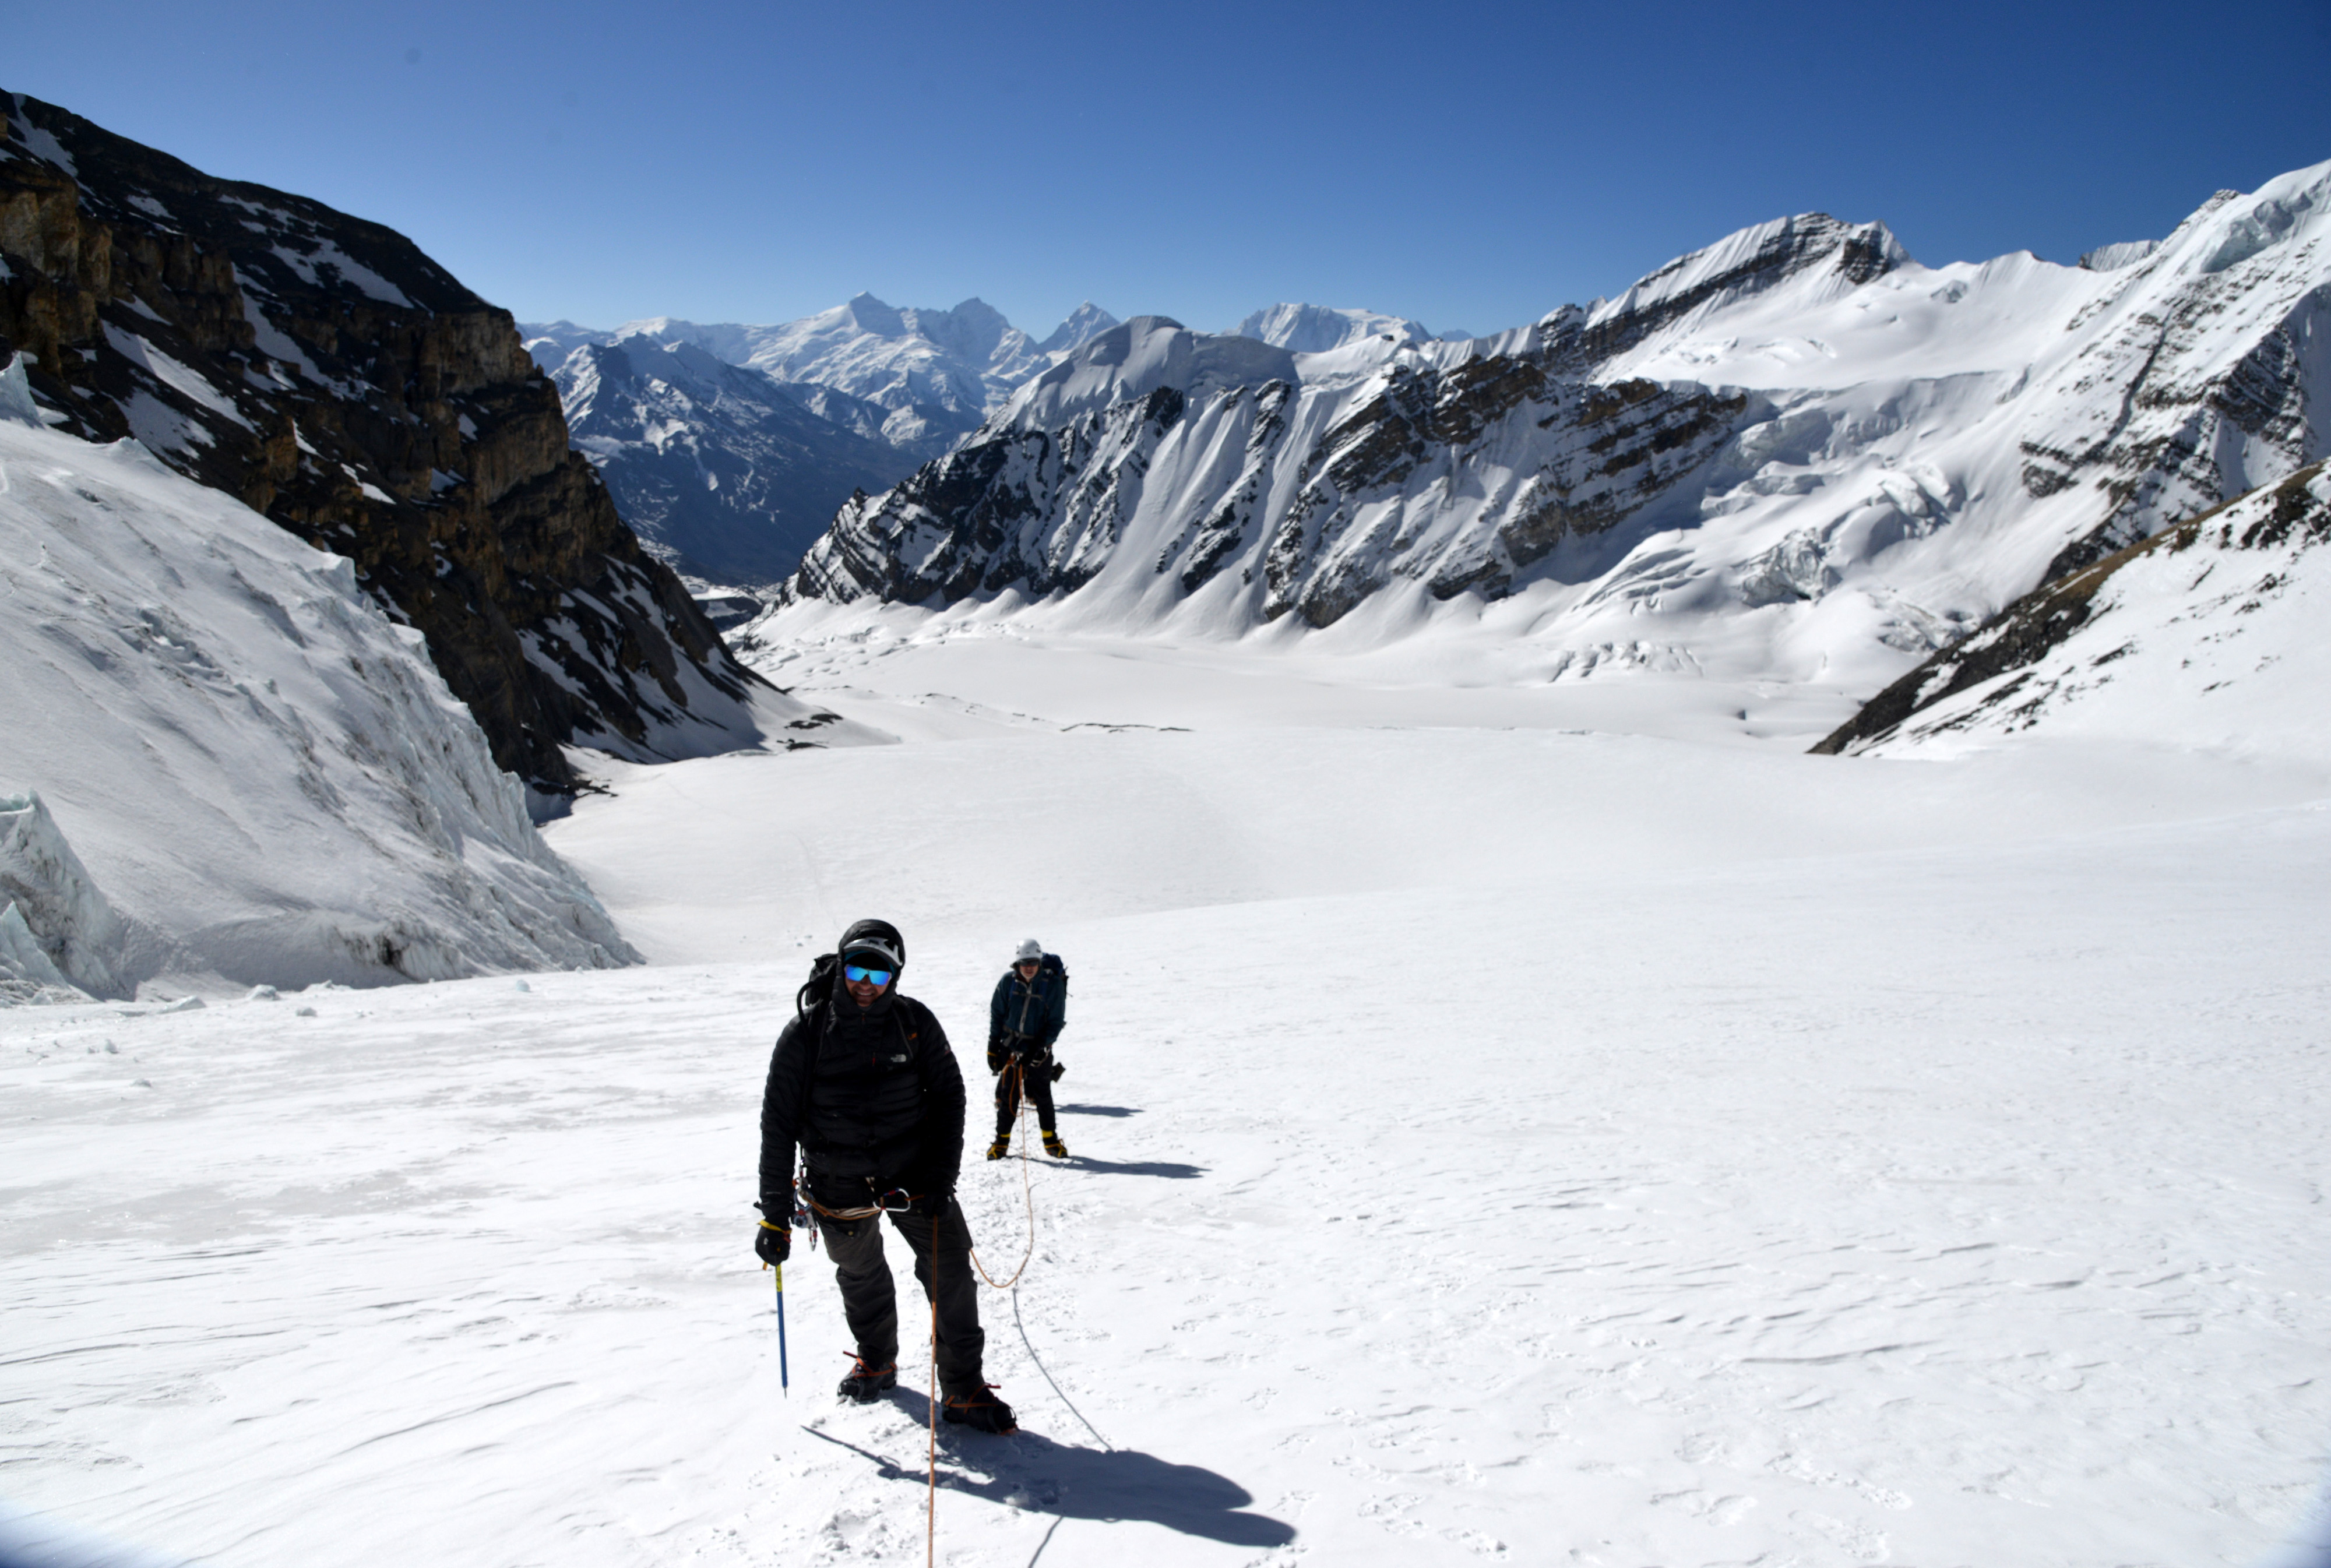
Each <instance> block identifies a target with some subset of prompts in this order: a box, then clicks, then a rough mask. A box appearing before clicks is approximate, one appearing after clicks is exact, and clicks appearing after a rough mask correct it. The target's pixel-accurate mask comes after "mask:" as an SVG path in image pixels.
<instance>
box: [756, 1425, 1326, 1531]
mask: <svg viewBox="0 0 2331 1568" xmlns="http://www.w3.org/2000/svg"><path fill="white" fill-rule="evenodd" d="M889 1402H890V1403H891V1404H892V1405H895V1406H896V1407H897V1408H898V1409H899V1410H900V1411H904V1412H906V1413H907V1414H909V1415H910V1416H912V1417H914V1419H915V1421H917V1422H918V1424H919V1423H926V1422H928V1421H929V1420H930V1402H929V1401H928V1400H927V1399H925V1398H924V1397H923V1396H922V1395H920V1394H917V1393H911V1392H909V1391H908V1390H906V1389H899V1390H896V1391H894V1392H892V1393H891V1394H890V1396H889ZM802 1430H804V1431H805V1432H808V1433H809V1434H810V1436H812V1437H813V1438H821V1439H823V1440H825V1441H827V1442H829V1443H832V1444H833V1445H835V1446H836V1447H837V1448H844V1449H849V1450H850V1451H851V1452H852V1453H853V1454H856V1455H858V1456H859V1457H860V1458H861V1459H865V1460H866V1461H867V1462H868V1463H870V1464H871V1465H873V1466H874V1468H875V1472H876V1473H877V1474H878V1475H880V1477H881V1478H883V1479H884V1480H899V1481H911V1482H913V1483H914V1484H915V1485H916V1486H918V1487H919V1486H921V1485H923V1484H924V1474H923V1471H922V1470H921V1469H919V1468H916V1469H905V1468H900V1467H899V1466H897V1465H894V1464H892V1463H891V1462H890V1460H888V1459H883V1458H882V1457H881V1456H880V1455H879V1454H876V1453H872V1452H870V1451H869V1450H867V1449H861V1448H860V1447H859V1446H858V1445H857V1444H855V1443H851V1442H845V1441H843V1440H842V1439H840V1438H837V1437H835V1436H833V1434H832V1433H830V1432H822V1431H819V1430H816V1429H815V1428H813V1427H804V1428H803V1429H802ZM940 1430H941V1431H942V1432H943V1433H944V1432H947V1428H946V1427H944V1426H942V1427H941V1428H940ZM942 1457H943V1458H944V1459H947V1461H948V1462H949V1463H948V1464H946V1465H942V1466H940V1468H939V1485H940V1486H941V1487H944V1488H946V1489H947V1490H948V1491H950V1492H957V1493H967V1494H969V1495H970V1496H972V1497H983V1498H985V1499H986V1500H987V1501H988V1502H991V1503H994V1504H996V1505H998V1506H1002V1507H1007V1508H1017V1509H1019V1510H1021V1511H1023V1512H1024V1513H1028V1514H1039V1515H1042V1514H1049V1515H1051V1516H1053V1517H1054V1518H1055V1520H1061V1519H1092V1520H1097V1521H1099V1522H1101V1523H1105V1524H1116V1523H1119V1522H1124V1521H1134V1522H1138V1523H1142V1524H1149V1525H1164V1526H1165V1527H1166V1528H1167V1529H1169V1530H1173V1531H1176V1532H1178V1533H1180V1534H1182V1535H1196V1536H1199V1537H1201V1538H1202V1539H1204V1540H1208V1541H1220V1542H1222V1543H1223V1544H1226V1545H1232V1546H1252V1547H1270V1546H1284V1545H1285V1544H1288V1543H1289V1541H1292V1540H1294V1539H1295V1526H1294V1525H1289V1524H1287V1523H1285V1522H1283V1521H1281V1520H1279V1519H1274V1518H1271V1517H1270V1516H1268V1515H1265V1514H1249V1513H1244V1512H1242V1511H1241V1510H1242V1509H1243V1508H1245V1506H1247V1505H1248V1504H1249V1503H1251V1502H1253V1501H1254V1497H1253V1496H1252V1495H1251V1493H1249V1492H1248V1491H1247V1489H1246V1488H1245V1487H1242V1486H1240V1485H1239V1484H1238V1483H1237V1482H1236V1481H1233V1480H1232V1479H1231V1478H1229V1477H1228V1476H1223V1475H1218V1474H1216V1473H1215V1472H1214V1471H1213V1470H1209V1469H1206V1468H1204V1467H1203V1466H1199V1465H1176V1464H1169V1463H1168V1462H1166V1460H1164V1459H1157V1458H1156V1457H1155V1456H1154V1455H1150V1454H1144V1453H1137V1452H1135V1451H1134V1450H1133V1449H1105V1450H1104V1449H1079V1448H1071V1447H1070V1446H1069V1445H1067V1444H1065V1443H1056V1442H1054V1441H1052V1440H1051V1439H1050V1438H1045V1437H1039V1436H1037V1435H1036V1434H1034V1433H1032V1432H1029V1431H1021V1432H1018V1433H1015V1434H1014V1435H1013V1436H1012V1437H1010V1438H1004V1439H989V1438H985V1437H980V1438H977V1439H975V1440H973V1441H971V1442H969V1443H966V1444H963V1445H960V1446H958V1445H956V1444H952V1443H950V1444H949V1445H948V1446H947V1448H946V1449H945V1450H944V1453H943V1455H942ZM950 1466H952V1467H954V1468H949V1467H950ZM1050 1539H1051V1536H1050V1534H1049V1533H1048V1534H1047V1535H1046V1540H1047V1541H1048V1542H1049V1541H1050ZM1039 1550H1040V1551H1041V1550H1042V1548H1039Z"/></svg>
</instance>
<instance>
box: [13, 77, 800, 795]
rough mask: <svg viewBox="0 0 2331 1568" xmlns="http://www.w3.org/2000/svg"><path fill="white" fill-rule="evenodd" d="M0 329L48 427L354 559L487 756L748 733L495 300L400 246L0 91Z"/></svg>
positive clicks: (739, 677) (679, 603) (701, 742)
mask: <svg viewBox="0 0 2331 1568" xmlns="http://www.w3.org/2000/svg"><path fill="white" fill-rule="evenodd" d="M0 108H5V111H6V112H5V131H6V134H5V138H0V261H5V268H0V272H5V276H0V336H4V337H6V338H9V339H11V340H13V342H14V347H18V348H22V349H24V350H26V351H27V352H28V353H29V354H30V355H31V356H33V364H32V365H31V366H30V371H31V375H30V389H31V392H32V393H33V396H34V397H35V398H36V399H37V401H38V403H39V404H40V405H41V406H42V407H43V409H45V410H46V411H47V414H48V415H49V416H50V417H52V418H53V419H54V420H55V421H56V422H57V423H58V424H59V427H60V428H62V429H64V430H67V431H70V432H74V433H76V434H80V435H84V436H88V437H90V438H92V439H97V440H113V439H118V438H119V437H123V436H129V437H134V438H135V439H137V440H138V442H141V443H143V444H144V445H145V446H146V447H147V449H148V450H149V451H153V452H154V453H155V454H156V455H157V457H158V458H160V459H161V460H162V461H165V462H166V463H168V464H169V465H170V466H171V467H172V468H174V469H176V470H178V471H179V472H181V473H184V474H186V475H189V476H190V477H192V478H194V479H196V480H200V481H201V482H203V483H205V484H207V485H210V486H212V487H213V488H214V489H220V490H223V491H224V492H226V493H227V494H229V495H232V496H234V497H236V498H238V499H241V500H243V501H244V502H246V503H248V504H249V505H250V506H251V507H252V508H255V509H257V510H259V511H261V512H262V513H264V514H265V515H266V516H268V517H269V518H272V519H273V520H274V521H275V522H276V523H277V524H279V525H280V526H281V527H285V528H287V529H289V530H290V531H291V532H292V533H294V534H296V535H298V536H299V537H301V538H303V539H306V540H308V541H309V542H310V543H312V544H315V545H318V546H321V547H324V548H328V549H331V550H334V551H337V552H338V553H340V554H343V555H346V556H349V557H350V558H351V559H352V560H354V561H355V563H356V565H357V570H358V571H359V572H360V573H361V574H362V576H363V581H364V583H365V584H366V587H367V589H368V590H369V591H370V592H372V593H373V594H376V595H377V596H378V597H379V599H380V600H381V602H382V603H384V604H386V605H389V606H391V607H393V609H394V610H395V613H396V614H397V616H398V617H400V618H401V619H404V620H405V621H407V622H410V623H411V624H412V625H413V626H414V627H416V628H418V629H419V630H420V632H422V633H423V636H425V637H426V639H427V641H428V644H429V649H430V651H431V653H432V655H433V657H434V658H435V660H436V662H437V665H438V668H439V669H440V670H442V672H443V674H444V677H445V679H446V681H447V682H448V684H449V685H451V687H452V689H453V690H454V692H455V693H456V694H457V695H458V696H459V697H460V698H461V699H462V701H464V702H465V703H467V704H468V705H469V707H470V709H471V712H472V713H473V714H474V715H475V716H476V717H477V720H478V723H479V725H480V727H481V728H482V729H483V730H484V732H485V734H486V736H487V737H488V739H489V740H490V743H491V745H492V746H493V751H494V755H495V758H496V759H497V760H498V761H499V763H500V764H501V765H503V766H504V767H506V768H508V769H509V771H511V772H513V773H515V774H519V776H521V777H522V778H525V779H527V780H528V781H529V782H530V783H532V784H535V785H536V786H537V787H538V788H539V789H541V790H544V791H547V792H552V793H561V792H566V791H570V790H571V789H572V788H573V787H574V786H575V783H576V779H575V775H574V772H573V769H572V766H571V765H570V764H569V762H568V761H567V759H566V755H564V754H563V753H562V751H561V749H560V748H561V746H564V745H566V744H569V743H575V742H583V743H587V744H590V745H595V746H604V747H606V748H608V749H611V750H614V751H616V752H619V753H622V754H623V755H631V756H634V757H640V758H642V759H644V758H650V757H653V756H657V755H683V754H699V753H703V752H708V751H714V750H719V749H724V748H726V747H728V746H736V745H739V744H749V743H751V742H753V741H755V740H756V739H757V738H758V732H757V730H756V728H755V727H754V722H753V718H752V710H751V706H750V701H749V698H750V695H751V693H752V691H753V690H754V689H755V688H756V685H757V680H756V678H755V677H753V676H751V675H750V674H749V673H748V672H747V671H746V670H744V669H743V668H742V667H740V666H739V665H737V662H736V661H735V660H733V659H732V658H730V657H729V655H728V652H727V651H726V650H725V649H724V648H723V647H722V646H721V643H720V641H719V638H718V635H717V634H716V633H715V632H713V630H712V628H711V626H710V625H709V623H707V622H705V620H704V618H703V616H702V615H701V614H700V613H698V611H697V609H696V607H695V605H694V604H693V603H692V602H691V601H690V598H689V596H688V594H687V593H686V591H685V590H684V589H683V588H682V587H681V585H680V583H679V581H678V579H677V578H675V577H674V576H673V575H672V574H671V572H670V571H669V570H668V569H666V568H665V567H664V566H662V565H661V564H659V563H658V562H656V561H655V560H654V559H652V557H651V556H648V555H646V554H645V553H644V552H643V551H642V548H641V546H640V544H639V541H638V540H637V539H636V538H635V537H633V534H632V532H631V530H630V529H629V528H627V527H624V525H623V519H622V518H620V517H619V516H618V515H617V513H616V510H615V508H614V503H613V501H612V500H611V499H609V497H608V494H607V490H606V488H605V486H604V485H603V484H602V483H601V482H600V480H599V478H598V475H597V473H596V471H595V470H593V468H592V467H591V465H590V464H589V463H588V462H587V461H585V460H584V458H583V457H582V456H581V454H579V453H576V452H574V451H571V450H570V449H569V447H568V444H567V431H566V422H565V419H564V417H563V416H562V414H561V413H560V410H559V405H558V396H557V388H556V387H554V386H553V385H551V384H550V383H549V382H548V381H547V380H546V379H544V378H543V377H542V376H541V375H539V374H538V373H537V371H536V369H535V366H533V364H532V363H530V362H529V360H528V356H527V353H526V350H525V349H524V347H522V346H521V343H520V340H519V335H518V333H517V331H516V330H515V328H514V326H513V324H512V322H511V320H510V317H509V312H507V311H504V310H499V309H495V308H493V307H491V306H490V305H488V304H486V303H485V302H484V301H483V300H481V299H478V298H477V296H475V295H474V294H472V293H471V292H470V291H469V290H467V289H465V288H463V287H462V286H461V283H460V282H459V281H457V280H455V279H453V278H452V276H451V275H450V274H448V273H447V272H446V271H444V269H443V268H442V267H440V266H438V265H437V264H436V263H435V262H433V261H431V260H430V259H429V258H428V257H427V256H425V255H423V253H422V252H420V251H419V250H418V249H417V248H415V247H414V244H413V243H412V242H410V241H409V240H406V239H405V238H404V236H403V235H401V234H398V233H395V232H393V231H391V230H389V229H385V228H383V227H381V226H380V225H379V224H376V223H366V222H364V221H363V220H361V219H357V218H352V217H349V216H347V214H342V213H338V212H335V211H333V210H332V209H330V208H328V207H326V206H324V205H322V204H319V203H316V202H312V201H309V200H307V199H306V198H304V197H300V196H295V195H286V194H284V193H282V192H280V191H274V190H270V189H268V188H266V187H264V186H262V185H243V184H239V183H236V182H233V181H228V180H220V179H214V178H212V177H211V176H207V175H205V174H202V173H201V172H199V171H197V170H195V169H193V168H190V167H188V166H186V165H185V164H183V163H180V162H179V161H178V160H176V158H172V157H167V156H166V155H165V154H162V153H159V152H156V151H154V150H153V149H151V148H148V147H141V146H139V145H138V144H137V143H135V142H132V141H128V140H127V139H125V138H121V137H118V136H115V135H113V134H111V133H110V132H108V131H106V130H104V129H101V128H99V127H97V126H95V125H92V124H90V122H89V121H87V120H85V119H81V118H80V117H78V116H76V115H73V114H71V113H69V112H67V111H66V110H64V109H58V108H55V107H54V106H52V105H49V104H45V103H42V102H40V101H38V100H34V99H31V98H27V97H24V96H23V95H21V94H16V95H11V96H9V97H7V98H5V100H0Z"/></svg>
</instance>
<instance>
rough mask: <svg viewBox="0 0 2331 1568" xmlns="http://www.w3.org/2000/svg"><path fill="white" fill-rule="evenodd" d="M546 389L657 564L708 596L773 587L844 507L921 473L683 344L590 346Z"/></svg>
mask: <svg viewBox="0 0 2331 1568" xmlns="http://www.w3.org/2000/svg"><path fill="white" fill-rule="evenodd" d="M536 341H537V342H545V341H547V339H546V338H538V339H537V340H536ZM552 379H553V380H554V381H556V382H557V384H558V387H559V393H560V397H561V401H562V403H563V405H564V407H565V409H566V424H567V429H568V430H569V432H571V433H572V438H573V440H574V442H575V445H576V447H577V448H578V449H580V450H581V451H583V452H584V453H585V454H586V455H587V456H588V457H589V458H590V460H591V461H592V462H593V463H594V464H595V465H596V466H597V468H598V470H599V472H600V476H601V477H602V478H603V479H604V480H606V483H607V488H608V489H609V490H610V491H612V492H613V493H614V497H615V500H616V502H617V504H618V506H619V507H620V508H622V511H623V516H624V518H626V519H627V520H628V521H629V522H630V523H631V525H632V527H633V528H634V529H636V530H637V531H638V533H639V536H640V537H641V539H642V542H644V543H645V544H646V546H647V547H648V549H649V551H650V552H651V553H652V554H654V555H657V556H660V557H661V558H662V559H663V560H665V561H666V562H667V563H669V564H670V565H672V566H673V567H675V568H677V569H679V570H680V571H682V572H687V573H692V574H694V575H698V576H701V577H705V578H709V579H710V580H712V581H714V582H719V583H752V584H758V583H770V582H775V581H776V580H777V579H778V578H780V577H782V576H784V575H786V574H787V573H789V572H791V571H792V570H793V569H794V566H795V565H798V564H799V563H800V561H801V556H802V552H803V551H804V550H805V549H807V548H808V547H809V546H810V545H811V544H812V543H813V541H814V540H815V539H816V538H817V537H818V535H819V534H820V533H821V532H822V531H823V529H824V527H825V524H826V522H827V520H828V519H829V518H832V517H833V512H834V510H835V508H838V507H839V506H841V505H842V502H843V501H845V500H847V499H849V498H850V497H851V496H852V494H853V493H856V492H859V491H861V490H880V489H888V488H889V487H890V486H891V485H893V484H896V483H897V482H898V481H899V480H901V479H903V478H905V477H906V476H907V475H908V474H909V473H911V472H912V471H913V470H914V469H915V467H916V466H917V460H916V459H914V458H912V457H909V456H908V455H907V454H906V453H905V452H903V451H899V449H898V448H896V447H893V446H890V445H889V444H887V443H885V442H880V441H871V440H868V439H867V438H866V437H864V436H861V435H859V434H857V433H855V432H852V431H851V430H850V429H848V428H846V427H845V426H844V425H842V424H841V423H836V422H835V421H833V420H832V419H829V418H826V417H823V416H821V414H820V413H816V412H813V410H812V409H810V408H807V407H804V405H803V404H802V402H801V401H800V400H799V399H798V398H797V397H795V396H794V394H792V393H790V392H789V391H787V390H786V389H785V388H784V387H781V386H779V385H777V384H776V383H775V382H774V381H772V380H770V379H769V377H768V376H766V375H763V374H762V373H761V372H760V371H758V370H755V369H752V368H750V367H749V366H737V365H731V364H729V363H728V362H727V361H725V360H722V359H720V358H718V357H717V356H715V355H714V354H712V353H711V352H710V351H709V350H708V349H705V348H702V347H698V346H697V345H696V344H694V343H692V342H690V341H688V340H687V339H686V338H684V337H680V338H675V339H671V340H666V341H659V340H658V339H657V338H656V337H653V336H652V335H649V334H646V333H635V334H630V335H626V336H623V337H617V338H616V339H614V341H613V342H611V343H607V344H604V345H602V344H594V343H585V344H584V345H582V346H580V347H576V349H575V350H574V351H573V352H572V353H571V354H569V355H568V356H566V359H565V360H564V361H562V362H561V363H560V365H559V366H558V367H557V370H556V371H554V372H553V374H552Z"/></svg>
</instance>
